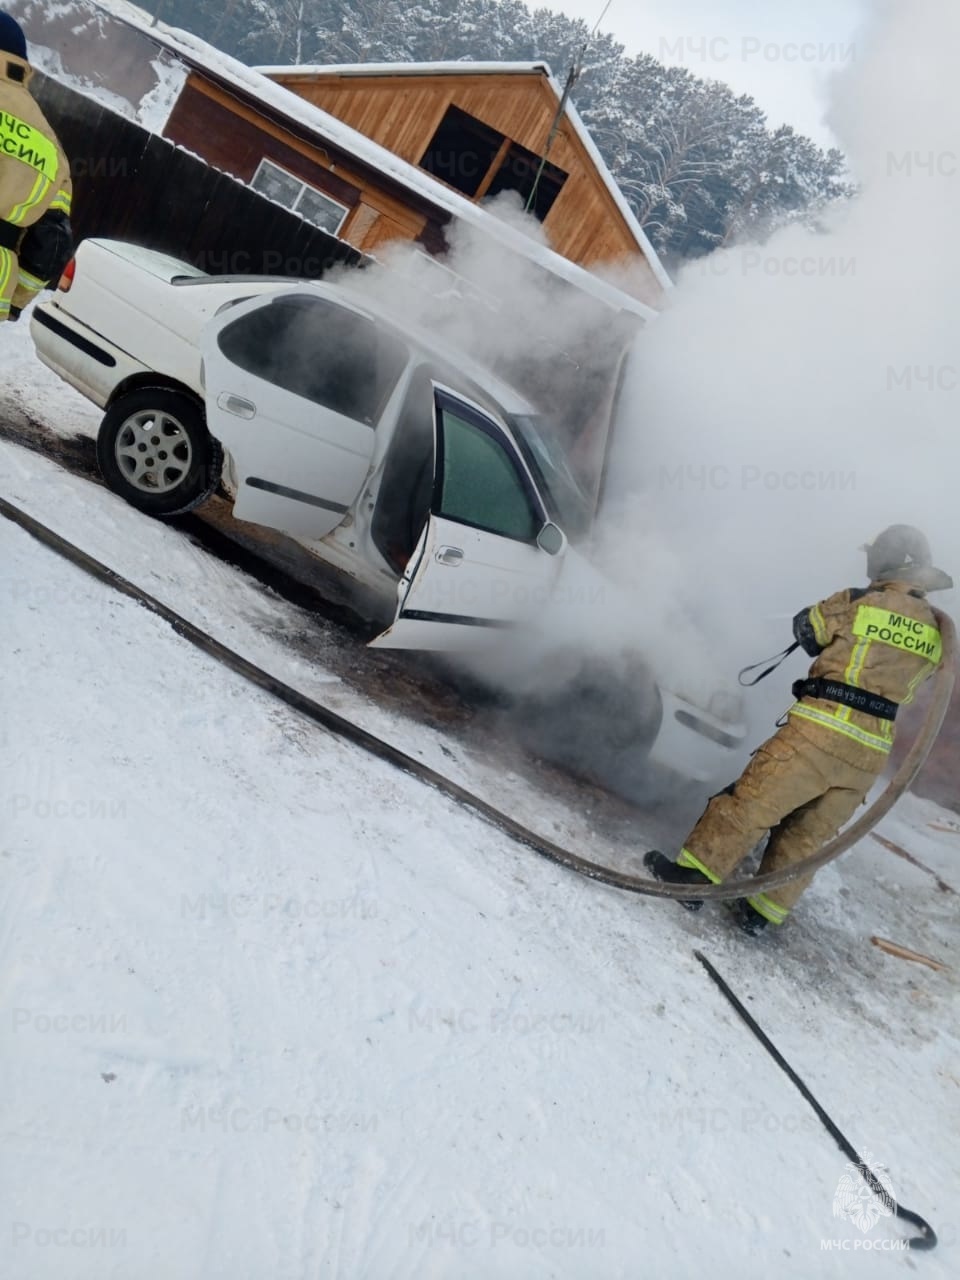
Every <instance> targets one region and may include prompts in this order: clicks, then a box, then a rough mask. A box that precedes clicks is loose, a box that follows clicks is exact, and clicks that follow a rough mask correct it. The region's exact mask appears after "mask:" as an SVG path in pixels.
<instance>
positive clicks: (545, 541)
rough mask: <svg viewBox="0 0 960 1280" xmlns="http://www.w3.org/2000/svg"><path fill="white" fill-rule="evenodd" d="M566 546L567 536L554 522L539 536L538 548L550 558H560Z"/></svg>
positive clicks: (543, 529)
mask: <svg viewBox="0 0 960 1280" xmlns="http://www.w3.org/2000/svg"><path fill="white" fill-rule="evenodd" d="M566 545H567V538H566V534H565V533H564V532H563V530H562V529H561V528H560V527H559V526H558V525H555V524H553V522H552V521H551V522H548V523H547V524H545V525H544V526H543V528H542V529H541V530H540V532H539V534H538V535H537V546H538V547H539V548H540V550H541V551H545V552H546V553H547V555H548V556H558V555H559V554H560V552H561V551H562V550H563V548H564V547H565V546H566Z"/></svg>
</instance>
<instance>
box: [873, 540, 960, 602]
mask: <svg viewBox="0 0 960 1280" xmlns="http://www.w3.org/2000/svg"><path fill="white" fill-rule="evenodd" d="M863 550H864V551H866V553H867V576H868V577H869V578H870V581H871V582H910V583H913V585H914V586H918V587H921V588H922V589H923V590H924V591H943V590H945V589H946V588H948V587H952V586H953V579H952V578H951V577H950V576H949V575H948V574H946V573H944V572H943V570H942V569H936V568H934V564H933V556H932V555H931V554H930V543H929V542H928V541H927V539H926V538H925V537H924V535H923V534H922V533H921V532H920V530H919V529H915V528H914V527H913V526H912V525H909V524H892V525H890V527H889V528H888V529H884V531H883V532H882V533H880V534H878V535H877V536H876V538H874V540H873V542H868V543H867V544H866V545H865V546H864V548H863Z"/></svg>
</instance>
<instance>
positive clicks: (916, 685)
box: [903, 667, 930, 703]
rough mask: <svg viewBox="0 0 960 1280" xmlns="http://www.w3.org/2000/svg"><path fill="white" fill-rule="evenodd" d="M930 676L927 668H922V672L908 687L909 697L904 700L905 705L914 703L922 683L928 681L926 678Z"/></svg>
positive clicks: (919, 672) (918, 673) (920, 671)
mask: <svg viewBox="0 0 960 1280" xmlns="http://www.w3.org/2000/svg"><path fill="white" fill-rule="evenodd" d="M929 674H930V672H929V671H928V669H927V668H926V667H921V668H920V670H919V671H918V672H917V674H916V675H915V676H914V677H913V679H912V680H911V681H910V683H909V684H908V685H907V696H906V697H905V698H904V700H903V701H904V702H905V703H906V702H912V701H913V699H914V698H915V696H916V693H917V689H918V688H919V687H920V684H921V682H922V681H923V680H926V678H927V676H929Z"/></svg>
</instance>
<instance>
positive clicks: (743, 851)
mask: <svg viewBox="0 0 960 1280" xmlns="http://www.w3.org/2000/svg"><path fill="white" fill-rule="evenodd" d="M864 549H865V550H866V552H867V573H868V576H869V578H870V585H869V586H867V587H865V588H851V589H849V590H845V591H838V592H837V594H836V595H833V596H830V598H829V599H827V600H824V601H822V602H821V603H820V604H818V605H814V607H813V608H811V609H804V610H803V611H802V612H801V613H799V614H797V616H796V618H795V619H794V623H793V629H794V636H795V638H796V640H797V642H798V643H799V645H801V646H802V647H803V649H804V650H805V651H806V652H807V653H808V654H810V655H811V656H813V657H815V659H816V661H815V662H814V663H813V666H812V667H811V669H810V674H809V676H808V677H807V679H805V680H798V681H797V683H796V684H795V685H794V687H793V694H794V697H795V698H796V699H797V701H796V702H795V703H794V704H793V706H792V707H791V708H790V710H789V712H788V713H787V716H786V720H785V723H784V724H783V727H782V728H781V729H780V730H779V731H778V732H777V733H776V734H774V736H773V737H772V738H770V740H769V741H768V742H765V743H764V744H763V746H761V747H760V748H759V749H758V750H757V751H756V752H755V753H754V754H753V756H752V757H751V760H750V763H749V764H748V765H747V767H746V769H745V770H744V772H743V774H742V775H741V777H740V778H739V779H738V781H737V782H735V783H734V784H733V785H732V786H731V787H729V788H728V789H727V790H726V791H724V792H721V794H720V795H717V796H714V797H713V799H712V800H711V801H710V803H709V804H708V805H707V808H706V810H705V811H704V813H703V816H702V817H701V818H700V821H699V822H698V823H697V825H696V826H695V827H694V829H693V831H692V832H691V833H690V835H689V836H688V837H687V839H686V841H685V842H684V845H683V848H682V850H681V852H680V855H679V857H678V859H677V861H676V862H675V863H674V862H671V861H670V859H669V858H666V857H665V856H664V855H663V854H662V853H659V852H657V851H655V850H654V851H652V852H650V853H648V854H647V855H646V857H645V859H644V861H645V863H646V865H647V867H648V868H649V869H650V870H651V871H652V872H653V873H654V875H655V876H656V877H657V878H658V879H660V880H663V881H668V882H670V883H673V884H690V885H698V884H699V885H703V884H706V883H714V884H719V883H720V882H721V881H723V880H726V879H727V878H728V877H729V876H730V875H731V874H732V873H733V872H734V870H735V869H736V867H737V865H738V864H739V863H740V862H741V861H742V860H743V858H745V857H746V855H747V854H748V853H750V852H751V850H752V849H754V848H755V847H756V845H757V844H759V842H760V841H761V840H762V839H763V838H764V836H766V834H767V833H768V832H769V833H770V839H769V841H768V843H767V847H766V851H765V853H764V856H763V860H762V862H761V864H760V869H759V873H760V874H766V873H767V872H775V871H781V870H783V869H785V868H787V867H791V866H795V865H796V864H797V863H799V862H802V861H803V860H804V859H806V858H808V857H810V855H811V854H814V853H816V852H817V851H818V850H819V849H821V848H822V847H823V845H824V844H825V843H826V842H827V841H828V840H830V839H832V837H833V836H834V835H836V833H837V832H838V831H839V829H840V828H841V827H842V826H843V825H844V823H846V822H847V821H848V819H849V818H851V817H852V816H853V814H854V812H855V811H856V809H857V808H858V807H859V806H860V805H861V804H862V803H863V801H864V799H865V798H866V795H867V792H868V791H869V790H870V788H871V786H872V785H873V783H874V782H875V781H876V779H877V777H878V775H879V774H880V773H881V772H882V770H883V768H884V766H885V765H886V763H887V757H888V756H889V754H890V749H891V747H892V746H893V728H894V720H895V718H896V714H897V708H898V707H899V706H900V705H901V704H903V703H906V702H910V701H911V700H912V698H913V696H914V694H915V693H916V691H917V689H918V687H919V686H920V685H921V684H922V683H923V681H924V680H926V679H927V678H928V677H929V676H931V675H933V673H934V672H935V671H936V669H937V667H938V666H939V664H940V661H941V657H942V645H941V637H940V630H939V628H938V626H937V621H936V616H935V615H934V613H933V610H932V609H931V608H930V606H929V604H928V603H927V601H926V594H927V592H928V591H936V590H943V589H946V588H948V587H950V586H952V585H953V583H952V580H951V579H950V578H949V577H948V575H947V574H945V573H943V572H942V571H941V570H939V569H936V568H934V567H933V564H932V560H931V556H930V548H929V546H928V544H927V540H926V538H925V537H924V536H923V534H922V533H920V532H919V531H918V530H916V529H913V528H911V527H910V526H908V525H893V526H891V528H889V529H886V530H885V531H884V532H883V533H882V534H880V536H879V537H878V538H877V539H876V541H875V542H873V543H872V544H870V545H869V546H867V547H865V548H864ZM811 878H812V877H809V876H808V877H801V878H800V879H798V880H794V881H791V882H790V883H789V884H785V885H782V886H781V887H780V888H778V889H775V890H774V891H772V892H770V893H758V894H755V895H754V896H753V897H751V898H748V899H740V900H739V901H738V902H737V903H736V904H735V910H736V915H737V923H738V924H739V925H740V927H741V928H742V929H744V931H745V932H747V933H751V934H753V933H758V932H760V931H761V930H763V929H765V928H766V927H767V925H768V924H775V925H779V924H782V923H783V922H784V920H785V919H786V917H787V914H788V912H789V911H790V909H791V908H792V907H793V906H794V904H795V903H796V901H797V899H798V898H799V897H800V895H801V894H802V893H803V891H804V890H805V889H806V888H807V886H808V885H809V883H810V880H811ZM683 905H684V906H686V907H688V908H689V909H690V910H698V909H699V908H700V907H701V906H702V905H703V902H702V900H699V899H696V898H695V897H694V898H691V899H690V900H689V901H685V902H684V903H683Z"/></svg>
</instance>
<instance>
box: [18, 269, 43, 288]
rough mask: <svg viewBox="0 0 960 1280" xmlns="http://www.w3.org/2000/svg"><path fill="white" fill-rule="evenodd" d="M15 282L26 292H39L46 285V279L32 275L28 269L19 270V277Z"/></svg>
mask: <svg viewBox="0 0 960 1280" xmlns="http://www.w3.org/2000/svg"><path fill="white" fill-rule="evenodd" d="M17 284H18V285H19V287H20V288H21V289H23V290H25V292H27V293H39V292H40V290H41V289H45V288H46V287H47V282H46V280H40V279H38V277H37V276H32V275H31V274H30V272H29V271H21V272H20V279H19V280H18V281H17Z"/></svg>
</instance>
